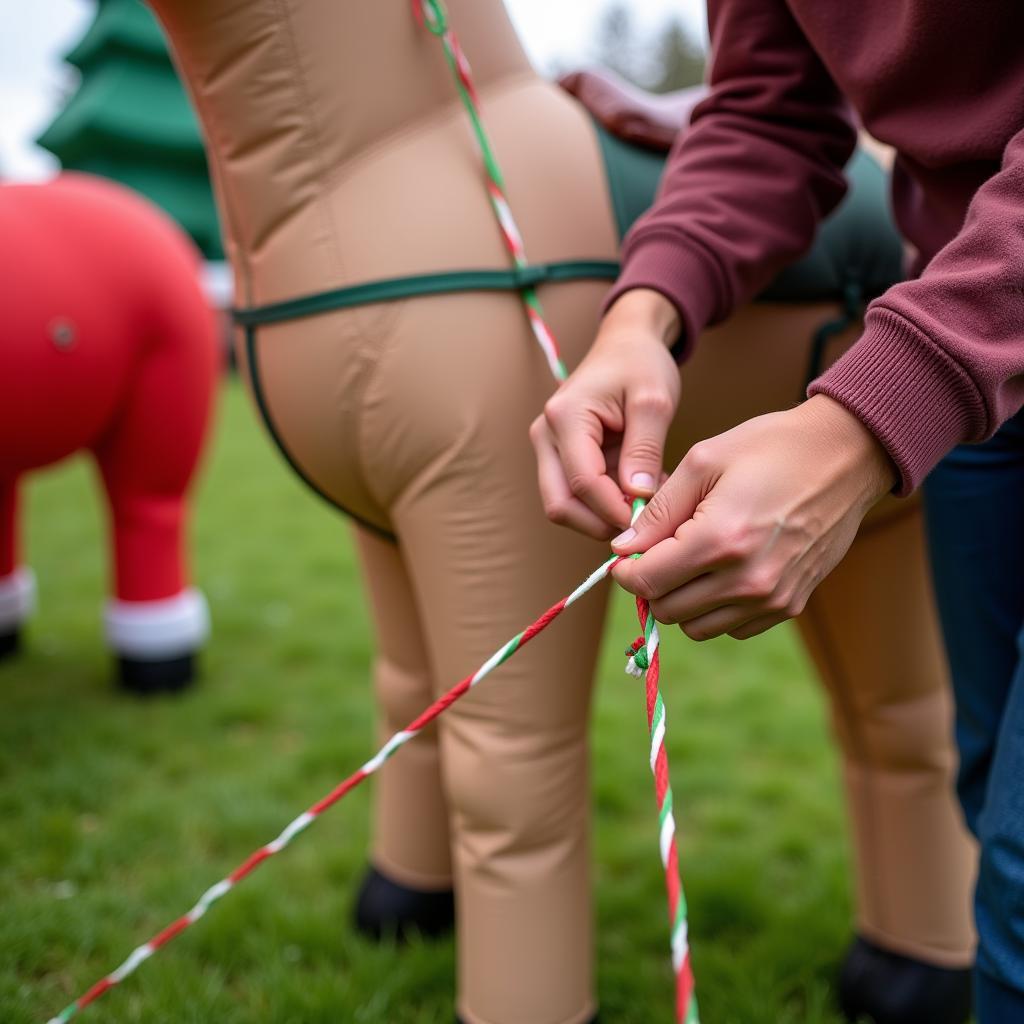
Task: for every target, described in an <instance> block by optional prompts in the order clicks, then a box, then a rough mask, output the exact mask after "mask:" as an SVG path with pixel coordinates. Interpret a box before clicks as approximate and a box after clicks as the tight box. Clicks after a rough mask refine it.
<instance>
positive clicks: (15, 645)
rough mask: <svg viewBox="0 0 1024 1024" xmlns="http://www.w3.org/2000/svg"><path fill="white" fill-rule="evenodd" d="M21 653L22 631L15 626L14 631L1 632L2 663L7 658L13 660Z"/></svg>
mask: <svg viewBox="0 0 1024 1024" xmlns="http://www.w3.org/2000/svg"><path fill="white" fill-rule="evenodd" d="M20 652H21V630H20V629H18V627H17V626H15V627H14V628H13V629H5V630H3V631H0V661H3V660H4V659H5V658H13V657H14V656H15V655H16V654H19V653H20Z"/></svg>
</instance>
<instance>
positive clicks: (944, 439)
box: [807, 308, 988, 495]
mask: <svg viewBox="0 0 1024 1024" xmlns="http://www.w3.org/2000/svg"><path fill="white" fill-rule="evenodd" d="M807 393H808V394H809V395H819V394H820V395H828V397H829V398H833V399H835V401H837V402H839V403H840V404H841V405H843V406H845V407H846V408H847V409H849V411H850V412H852V413H853V414H854V415H855V416H857V417H858V418H859V419H860V420H861V422H862V423H863V424H864V425H865V426H866V427H867V428H868V429H869V430H870V431H871V432H872V433H873V434H874V435H875V437H877V438H878V440H879V442H880V443H881V444H882V446H883V447H884V448H885V449H886V451H887V452H888V453H889V456H890V458H891V459H892V461H893V462H894V463H895V465H896V469H897V471H898V472H899V476H900V482H899V485H898V486H897V488H896V493H897V494H900V495H906V494H909V493H910V492H911V491H913V490H914V488H916V487H917V486H918V485H919V484H920V483H921V481H922V480H924V478H925V477H926V476H927V475H928V473H929V471H930V470H931V469H932V467H933V466H934V465H935V464H936V463H937V462H938V461H939V459H941V458H942V457H943V456H944V455H945V454H946V453H947V452H948V451H950V449H952V448H953V447H955V446H956V445H957V444H959V443H961V442H963V441H967V440H971V439H974V438H977V437H980V436H981V435H982V434H983V433H984V431H985V425H986V423H987V419H988V417H987V413H986V410H985V405H984V402H983V401H982V398H981V395H980V394H979V393H978V389H977V388H976V387H975V385H974V382H973V381H972V380H971V379H970V377H969V376H968V375H967V373H966V372H965V371H964V369H963V368H962V367H960V366H959V365H957V364H956V363H955V362H954V361H953V360H952V359H951V358H950V357H949V356H948V355H947V354H946V353H945V352H944V351H943V350H942V349H941V348H939V347H938V345H936V344H935V343H934V342H933V341H932V340H931V339H930V338H929V337H928V336H927V335H925V334H923V333H922V332H921V331H919V330H918V329H917V328H916V327H914V325H913V324H911V323H910V321H908V320H905V319H904V318H903V317H902V316H900V315H899V314H898V313H894V312H893V311H892V310H889V309H884V308H883V309H873V310H869V311H868V315H867V319H866V321H865V325H864V334H863V336H862V337H861V339H860V340H859V341H858V342H857V343H856V344H855V345H854V346H853V347H852V348H851V349H850V350H849V351H848V352H847V353H846V354H845V355H844V356H843V357H842V358H841V359H840V360H839V361H838V362H837V363H836V364H835V365H834V366H833V367H832V368H831V369H830V370H829V371H828V372H827V373H826V374H824V375H823V376H821V377H819V378H818V379H817V380H816V381H813V382H812V383H811V385H810V387H809V388H808V389H807Z"/></svg>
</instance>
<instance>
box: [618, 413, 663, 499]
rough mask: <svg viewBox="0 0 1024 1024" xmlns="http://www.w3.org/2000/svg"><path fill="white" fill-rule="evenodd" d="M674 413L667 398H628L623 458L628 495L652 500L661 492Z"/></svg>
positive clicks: (621, 476) (623, 482) (624, 486)
mask: <svg viewBox="0 0 1024 1024" xmlns="http://www.w3.org/2000/svg"><path fill="white" fill-rule="evenodd" d="M674 412H675V410H674V408H673V402H672V401H671V399H670V398H669V397H668V396H667V395H661V394H643V395H632V394H630V395H627V397H626V403H625V409H624V410H623V413H624V415H623V419H624V429H623V433H622V448H621V453H620V455H619V484H620V486H621V487H622V489H623V491H625V492H626V494H635V495H639V496H640V497H644V498H649V497H650V496H651V495H652V494H653V493H654V492H655V491H656V490H657V488H658V482H659V481H660V480H661V478H662V461H663V459H664V451H665V437H666V436H667V434H668V428H669V425H670V424H671V422H672V416H673V415H674Z"/></svg>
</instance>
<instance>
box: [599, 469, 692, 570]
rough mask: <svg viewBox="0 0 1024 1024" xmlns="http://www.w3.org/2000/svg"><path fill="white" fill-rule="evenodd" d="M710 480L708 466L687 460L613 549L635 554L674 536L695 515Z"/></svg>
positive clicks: (619, 537)
mask: <svg viewBox="0 0 1024 1024" xmlns="http://www.w3.org/2000/svg"><path fill="white" fill-rule="evenodd" d="M709 480H710V476H709V472H708V471H706V469H705V468H702V466H701V465H700V464H698V463H696V462H695V461H694V460H691V459H689V458H685V459H683V461H682V462H680V463H679V465H678V467H676V471H675V472H674V473H673V474H672V475H671V476H670V477H669V478H668V480H666V481H665V483H664V484H663V485H662V487H661V488H660V489H659V490H658V491H657V492H656V493H655V495H654V497H652V498H651V500H650V501H649V502H648V503H647V506H646V507H645V508H644V509H643V511H642V512H641V513H640V514H639V515H638V516H637V517H636V519H635V520H634V521H633V525H632V526H631V527H630V528H629V529H628V530H626V531H625V532H624V533H620V534H619V536H618V537H616V538H615V539H614V540H613V541H612V549H613V550H614V551H615V553H616V554H617V555H633V554H636V553H637V552H641V551H646V550H647V549H648V548H651V547H653V546H654V545H655V544H657V543H659V542H660V541H663V540H667V539H668V538H669V537H671V536H673V535H674V534H675V532H676V530H678V529H679V527H680V526H682V525H683V523H685V522H686V521H687V520H689V519H690V518H692V516H693V513H694V512H695V511H696V510H697V506H698V505H699V504H700V503H701V501H702V500H703V497H704V495H705V494H707V492H708V490H709Z"/></svg>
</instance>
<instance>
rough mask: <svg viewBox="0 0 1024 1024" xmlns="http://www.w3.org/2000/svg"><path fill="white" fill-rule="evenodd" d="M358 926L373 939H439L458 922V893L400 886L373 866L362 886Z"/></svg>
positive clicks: (356, 916) (356, 909)
mask: <svg viewBox="0 0 1024 1024" xmlns="http://www.w3.org/2000/svg"><path fill="white" fill-rule="evenodd" d="M355 925H356V928H357V929H358V930H359V931H360V932H362V933H363V934H364V935H368V936H369V937H370V938H373V939H381V938H385V937H388V938H395V939H399V940H402V939H407V938H409V936H410V935H413V934H419V935H422V936H425V937H427V938H435V937H437V936H439V935H444V934H445V933H447V932H450V931H451V930H452V928H453V926H454V925H455V896H454V894H453V892H452V890H451V889H442V890H440V891H436V892H424V891H422V890H420V889H410V888H408V887H407V886H404V885H399V883H398V882H393V881H391V879H390V878H385V877H384V875H382V874H381V873H380V872H379V871H378V870H377V869H376V868H375V867H373V866H372V865H371V866H370V868H369V869H368V870H367V872H366V875H365V876H364V877H363V882H362V885H361V886H360V887H359V896H358V897H357V899H356V907H355Z"/></svg>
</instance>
